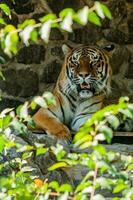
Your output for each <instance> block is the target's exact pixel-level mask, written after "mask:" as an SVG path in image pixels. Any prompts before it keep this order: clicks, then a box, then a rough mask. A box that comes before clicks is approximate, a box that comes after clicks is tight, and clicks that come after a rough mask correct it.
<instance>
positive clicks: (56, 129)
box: [32, 108, 71, 139]
mask: <svg viewBox="0 0 133 200" xmlns="http://www.w3.org/2000/svg"><path fill="white" fill-rule="evenodd" d="M32 118H33V120H34V122H35V126H36V127H35V129H37V130H38V129H39V130H44V131H45V132H46V133H48V134H50V135H53V136H55V137H57V138H58V139H69V138H71V134H70V131H69V129H68V128H67V127H66V126H65V125H64V124H63V123H62V122H60V120H59V119H58V118H56V117H55V116H54V115H53V114H52V113H50V112H49V111H48V110H47V109H44V108H40V109H39V110H38V112H37V113H36V114H35V115H34V116H33V117H32Z"/></svg>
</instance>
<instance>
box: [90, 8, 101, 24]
mask: <svg viewBox="0 0 133 200" xmlns="http://www.w3.org/2000/svg"><path fill="white" fill-rule="evenodd" d="M88 19H89V21H90V22H92V23H94V24H96V25H97V26H101V22H100V18H99V17H98V16H97V15H96V13H95V12H93V11H91V12H89V14H88Z"/></svg>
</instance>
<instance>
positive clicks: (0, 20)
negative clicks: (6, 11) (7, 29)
mask: <svg viewBox="0 0 133 200" xmlns="http://www.w3.org/2000/svg"><path fill="white" fill-rule="evenodd" d="M0 24H2V25H6V22H5V20H4V19H3V18H2V17H0Z"/></svg>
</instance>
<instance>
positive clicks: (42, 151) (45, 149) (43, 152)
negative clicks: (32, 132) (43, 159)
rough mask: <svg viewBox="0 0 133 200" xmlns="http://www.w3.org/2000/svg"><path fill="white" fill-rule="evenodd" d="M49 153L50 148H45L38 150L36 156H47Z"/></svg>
mask: <svg viewBox="0 0 133 200" xmlns="http://www.w3.org/2000/svg"><path fill="white" fill-rule="evenodd" d="M47 151H48V148H44V147H40V148H37V150H36V155H37V156H39V155H42V154H45V153H46V152H47Z"/></svg>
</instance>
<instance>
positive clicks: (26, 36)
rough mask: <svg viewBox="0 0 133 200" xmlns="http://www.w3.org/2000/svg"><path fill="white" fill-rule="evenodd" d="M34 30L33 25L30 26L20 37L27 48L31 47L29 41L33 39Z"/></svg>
mask: <svg viewBox="0 0 133 200" xmlns="http://www.w3.org/2000/svg"><path fill="white" fill-rule="evenodd" d="M33 30H34V26H33V25H28V26H26V27H25V28H24V30H22V31H21V32H20V34H19V35H20V37H21V39H22V41H23V42H24V44H25V45H26V46H28V45H29V39H30V38H31V33H32V32H33Z"/></svg>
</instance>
